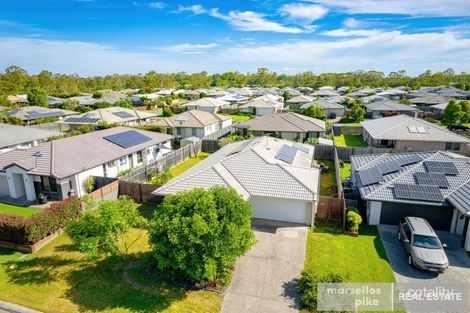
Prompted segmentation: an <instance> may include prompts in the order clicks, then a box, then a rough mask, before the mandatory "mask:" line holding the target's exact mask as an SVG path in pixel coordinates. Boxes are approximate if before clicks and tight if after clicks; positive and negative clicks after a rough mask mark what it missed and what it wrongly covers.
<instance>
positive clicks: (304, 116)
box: [292, 112, 326, 131]
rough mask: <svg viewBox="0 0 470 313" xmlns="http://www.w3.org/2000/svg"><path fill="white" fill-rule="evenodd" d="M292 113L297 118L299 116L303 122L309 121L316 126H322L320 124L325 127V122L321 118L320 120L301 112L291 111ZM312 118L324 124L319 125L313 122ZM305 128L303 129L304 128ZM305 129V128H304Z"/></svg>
mask: <svg viewBox="0 0 470 313" xmlns="http://www.w3.org/2000/svg"><path fill="white" fill-rule="evenodd" d="M292 113H293V114H294V116H295V117H297V118H300V119H302V120H303V121H305V122H308V123H311V124H314V125H315V126H318V127H322V126H325V127H326V122H325V121H323V120H320V119H318V118H314V117H310V116H306V115H303V114H299V113H295V112H292ZM312 119H313V120H318V121H319V122H320V124H324V125H319V124H317V123H315V122H313V121H312ZM304 130H305V129H304ZM305 131H307V130H305Z"/></svg>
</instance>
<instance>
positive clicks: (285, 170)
mask: <svg viewBox="0 0 470 313" xmlns="http://www.w3.org/2000/svg"><path fill="white" fill-rule="evenodd" d="M274 164H275V165H277V166H279V167H280V168H281V169H282V170H283V171H284V172H286V173H287V174H288V175H289V176H291V177H292V178H294V180H296V181H297V182H298V183H299V184H301V185H302V186H303V187H304V188H305V189H307V190H308V191H310V192H312V193H313V194H317V193H316V192H315V191H314V190H312V189H310V188H309V187H308V186H307V185H305V184H304V183H303V182H302V181H301V180H299V179H298V178H297V177H295V175H294V174H292V173H291V172H290V171H289V170H288V169H287V168H286V167H284V166H286V165H285V164H279V163H274ZM312 169H313V168H312Z"/></svg>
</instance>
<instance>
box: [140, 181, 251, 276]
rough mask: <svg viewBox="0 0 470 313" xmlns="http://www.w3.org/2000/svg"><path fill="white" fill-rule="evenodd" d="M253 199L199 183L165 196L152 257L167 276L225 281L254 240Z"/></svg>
mask: <svg viewBox="0 0 470 313" xmlns="http://www.w3.org/2000/svg"><path fill="white" fill-rule="evenodd" d="M252 215H253V209H252V208H251V204H250V203H249V202H247V201H245V200H244V199H243V198H242V197H241V196H239V195H238V194H237V192H236V191H235V190H234V189H232V188H231V189H229V188H225V187H222V186H215V187H212V188H211V189H209V190H207V191H206V190H204V189H202V188H195V189H193V190H189V191H185V192H180V193H178V194H177V195H169V196H166V197H165V199H164V200H163V203H162V204H161V205H160V206H159V207H158V209H157V210H156V211H155V216H154V218H153V220H152V222H151V226H150V239H149V241H150V245H151V247H152V257H151V260H153V261H154V262H155V266H156V267H157V268H158V269H159V270H160V271H161V272H162V273H164V274H166V275H168V276H169V277H172V278H174V277H180V278H184V279H188V280H190V281H193V282H199V283H208V284H212V285H213V284H215V283H219V284H226V283H228V281H229V280H230V271H231V270H232V269H233V267H234V266H235V261H236V259H237V257H239V256H241V255H243V254H245V253H246V252H247V251H248V250H249V249H250V248H251V247H252V245H253V244H254V242H255V237H254V234H253V231H252V230H251V217H252Z"/></svg>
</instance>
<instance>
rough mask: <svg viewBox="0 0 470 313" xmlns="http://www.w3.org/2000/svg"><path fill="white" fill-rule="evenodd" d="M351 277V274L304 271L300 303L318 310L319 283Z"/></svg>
mask: <svg viewBox="0 0 470 313" xmlns="http://www.w3.org/2000/svg"><path fill="white" fill-rule="evenodd" d="M348 279H349V274H341V273H328V274H319V273H317V272H316V271H313V270H308V271H303V272H302V275H301V277H300V284H299V287H300V305H301V307H302V308H303V309H307V310H309V311H312V312H316V310H317V291H318V283H342V282H345V281H347V280H348Z"/></svg>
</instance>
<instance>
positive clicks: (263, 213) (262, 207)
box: [250, 196, 312, 225]
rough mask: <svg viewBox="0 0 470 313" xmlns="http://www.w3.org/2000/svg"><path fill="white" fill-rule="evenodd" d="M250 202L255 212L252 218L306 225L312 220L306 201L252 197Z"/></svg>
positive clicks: (308, 203) (310, 206)
mask: <svg viewBox="0 0 470 313" xmlns="http://www.w3.org/2000/svg"><path fill="white" fill-rule="evenodd" d="M250 202H251V203H252V205H253V209H254V210H255V214H254V215H253V217H257V218H264V219H270V220H276V221H284V222H292V223H300V224H307V225H309V224H310V222H311V220H312V219H311V216H312V214H311V212H312V210H311V208H312V204H311V202H308V201H301V200H287V199H275V198H266V197H256V196H253V197H251V198H250Z"/></svg>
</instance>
